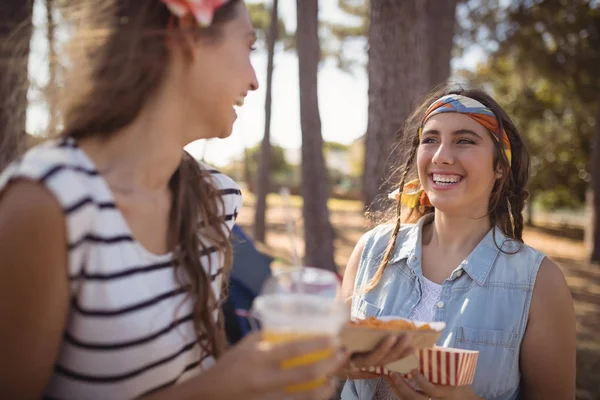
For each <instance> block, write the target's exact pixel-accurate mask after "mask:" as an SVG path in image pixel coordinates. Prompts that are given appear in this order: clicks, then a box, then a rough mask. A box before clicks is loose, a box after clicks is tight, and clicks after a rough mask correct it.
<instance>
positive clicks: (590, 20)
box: [470, 0, 600, 262]
mask: <svg viewBox="0 0 600 400" xmlns="http://www.w3.org/2000/svg"><path fill="white" fill-rule="evenodd" d="M481 2H482V3H483V5H484V7H481V6H480V7H478V11H477V12H476V13H474V14H472V15H471V16H470V19H472V20H473V21H474V23H472V26H473V29H471V33H473V34H472V35H471V36H472V37H473V36H475V37H477V36H481V32H482V30H483V32H484V33H491V35H489V36H490V37H491V38H493V39H495V41H496V45H497V46H496V47H497V50H496V51H495V53H494V54H495V55H498V56H508V57H510V58H512V59H514V60H515V62H516V63H517V66H518V67H519V68H531V69H533V70H534V71H535V73H536V74H537V75H538V76H542V77H544V78H545V79H547V80H548V81H549V82H551V86H552V91H553V92H555V93H563V94H564V95H563V98H564V100H563V101H564V102H572V101H573V100H576V101H577V102H578V103H579V105H580V106H579V108H578V110H577V111H578V112H577V113H575V114H580V115H581V117H580V118H578V120H579V121H581V122H582V123H581V129H575V130H573V131H570V132H564V133H563V135H565V136H570V137H567V139H571V140H572V141H574V142H579V143H581V144H582V145H583V146H586V142H587V141H586V139H585V135H586V134H587V130H588V129H589V128H590V127H591V126H592V125H593V124H594V122H592V123H590V122H589V121H596V122H595V123H596V124H597V123H598V120H599V119H600V118H599V117H597V115H598V114H600V75H598V72H597V71H598V65H600V7H598V2H597V1H596V0H572V1H569V2H566V1H561V0H534V1H530V0H518V1H513V2H511V4H510V7H508V8H507V7H504V8H502V7H500V8H499V7H496V5H497V3H498V0H485V1H481ZM571 114H572V113H571ZM568 117H569V118H572V117H571V116H568ZM583 125H587V126H583ZM594 137H595V139H593V140H592V142H593V145H591V146H590V145H589V144H587V149H588V150H589V148H590V147H593V149H594V151H593V153H592V157H591V160H590V161H591V162H590V164H589V167H588V168H589V169H588V171H589V173H590V174H591V177H592V178H591V189H592V191H593V193H594V195H593V196H592V198H593V201H592V202H593V203H594V204H593V207H594V209H595V213H594V221H593V224H592V225H593V226H592V228H591V230H592V232H591V235H592V236H593V240H592V242H593V249H592V252H591V257H590V258H591V261H593V262H600V171H599V169H598V165H600V160H598V159H597V157H599V156H600V150H599V148H600V127H598V126H596V127H595V134H594ZM557 149H558V146H557ZM583 172H584V173H582V174H581V177H580V180H584V182H585V180H586V179H587V175H588V174H587V173H586V171H583Z"/></svg>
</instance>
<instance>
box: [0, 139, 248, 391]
mask: <svg viewBox="0 0 600 400" xmlns="http://www.w3.org/2000/svg"><path fill="white" fill-rule="evenodd" d="M201 167H202V168H207V169H209V170H210V172H211V178H212V179H213V181H214V184H215V185H216V186H217V187H218V188H219V189H220V191H221V194H222V196H223V200H224V206H225V207H224V208H225V209H224V210H222V212H223V214H224V216H225V219H226V220H227V225H228V227H229V229H231V227H232V225H233V223H234V221H235V218H236V216H237V213H238V211H239V210H240V208H241V193H240V190H239V188H238V186H237V185H236V184H235V183H234V182H233V181H232V180H231V179H230V178H228V177H227V176H225V175H223V174H221V173H219V172H218V171H215V170H211V169H210V168H209V167H208V166H205V165H204V164H201ZM20 178H25V179H30V180H35V181H38V182H41V183H42V184H43V185H44V186H45V187H46V188H47V189H48V190H49V191H50V192H51V193H52V194H53V195H54V196H55V197H56V199H57V200H58V202H59V203H60V204H61V206H62V207H63V209H64V214H65V226H66V230H67V240H68V243H67V246H68V248H67V250H68V262H69V265H68V274H69V280H70V288H71V309H70V314H69V317H68V322H67V327H66V331H65V333H64V340H63V343H62V347H61V350H60V353H59V358H58V359H57V362H56V366H55V369H54V373H53V375H52V377H51V380H50V382H49V386H48V387H47V389H46V393H45V397H46V398H48V399H86V400H95V399H111V400H116V399H130V398H136V397H139V396H142V395H144V394H148V393H150V392H153V391H155V390H158V389H162V388H165V387H167V386H170V385H174V384H177V383H181V382H183V381H184V380H186V379H189V378H190V377H192V376H194V375H196V374H198V373H199V372H201V371H202V369H205V368H209V367H210V366H211V365H212V364H213V363H214V360H213V359H212V358H211V357H205V356H202V355H201V353H202V352H201V350H200V348H199V346H198V344H197V343H196V334H195V331H194V328H193V321H192V307H191V302H190V301H188V299H187V296H186V294H185V291H184V289H182V287H181V284H180V283H179V280H178V279H177V277H176V276H175V274H174V269H173V259H172V254H164V255H156V254H153V253H150V252H149V251H147V250H146V249H145V248H144V247H143V246H142V245H141V244H140V243H138V242H137V241H136V240H135V239H134V238H133V236H132V233H131V231H130V229H129V227H128V225H127V223H126V221H125V219H124V217H123V215H122V214H121V212H120V211H119V209H118V208H117V207H116V206H115V202H114V198H113V195H112V192H111V191H110V189H109V187H108V184H107V183H106V181H105V180H104V179H103V177H102V176H101V175H100V174H99V173H98V171H97V170H96V168H95V166H94V164H93V163H92V161H91V160H90V159H89V158H88V157H87V155H86V154H85V153H84V152H83V151H82V150H81V149H80V148H79V147H78V146H77V144H76V143H75V141H74V140H72V139H63V140H60V141H50V142H47V143H44V144H42V145H40V146H37V147H35V148H33V149H32V150H30V151H29V152H27V153H26V154H25V155H24V156H23V157H22V158H21V159H20V160H19V161H17V162H15V163H13V164H11V165H10V166H9V167H8V168H7V169H6V170H5V171H4V172H3V173H2V174H1V175H0V190H2V189H3V188H4V187H5V186H6V185H7V184H8V182H10V181H11V180H13V179H20ZM33 245H34V244H32V246H33ZM209 258H210V259H211V260H212V262H211V264H210V265H211V271H208V274H209V275H210V276H211V279H212V287H213V290H214V291H215V293H219V291H220V285H221V277H220V272H221V270H220V265H221V261H222V260H221V255H220V254H218V253H217V252H216V251H208V253H207V254H203V255H202V264H203V265H204V266H208V265H209V263H208V260H209ZM40 334H43V332H40Z"/></svg>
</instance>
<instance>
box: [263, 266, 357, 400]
mask: <svg viewBox="0 0 600 400" xmlns="http://www.w3.org/2000/svg"><path fill="white" fill-rule="evenodd" d="M338 286H339V282H338V280H337V277H336V276H335V274H333V273H332V272H329V271H325V270H318V269H316V268H308V267H300V268H294V267H291V268H289V269H287V270H286V271H283V272H280V273H279V274H274V277H273V279H272V280H271V281H270V282H268V283H267V284H266V285H265V286H264V288H263V291H262V293H263V294H261V295H260V296H258V297H257V298H256V299H255V300H254V305H253V307H252V310H253V311H252V312H253V315H255V316H256V317H257V318H258V319H259V320H260V322H261V326H262V337H263V340H264V341H266V342H268V343H273V344H277V343H283V342H289V341H294V340H302V339H307V338H311V337H318V336H337V335H338V333H339V331H340V329H341V328H342V326H343V325H344V323H346V322H347V321H348V318H349V312H348V309H347V308H346V306H345V305H344V304H343V303H342V302H341V301H338V300H336V297H335V295H336V290H337V287H338ZM334 351H335V349H333V348H331V349H324V350H321V351H318V352H313V353H309V354H305V355H302V356H300V357H296V358H293V359H290V360H286V361H285V362H283V363H282V365H281V367H282V368H284V369H288V368H295V367H300V366H305V365H310V364H312V363H315V362H317V361H320V360H323V359H326V358H328V357H331V356H332V355H333V353H334ZM326 381H327V377H325V376H324V377H320V378H318V379H315V380H314V381H311V382H304V383H302V384H299V385H294V386H290V387H288V388H286V390H287V391H288V392H290V393H293V392H301V391H306V390H312V389H315V388H318V387H320V386H322V385H324V384H325V383H326Z"/></svg>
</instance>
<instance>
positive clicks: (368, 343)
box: [340, 316, 446, 353]
mask: <svg viewBox="0 0 600 400" xmlns="http://www.w3.org/2000/svg"><path fill="white" fill-rule="evenodd" d="M445 327H446V324H445V323H443V322H428V323H423V322H418V321H409V320H406V319H402V318H397V317H392V316H386V317H378V318H373V317H371V318H366V319H363V320H355V321H351V322H349V323H348V324H346V326H344V328H343V329H342V332H341V334H340V340H341V342H342V344H343V345H344V346H345V347H346V348H347V349H348V351H350V352H351V353H362V352H368V351H371V350H373V349H374V348H375V347H376V346H377V345H378V344H379V343H380V342H381V341H382V340H383V339H385V338H386V337H387V336H389V335H390V334H391V335H393V334H398V335H399V334H405V335H407V336H409V340H410V345H411V346H412V347H414V348H415V349H428V348H431V347H433V346H434V345H435V343H436V341H437V340H438V339H439V337H440V335H441V334H442V331H443V330H444V328H445Z"/></svg>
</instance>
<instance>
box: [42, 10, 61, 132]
mask: <svg viewBox="0 0 600 400" xmlns="http://www.w3.org/2000/svg"><path fill="white" fill-rule="evenodd" d="M55 8H56V2H55V0H46V40H47V41H48V61H49V62H48V85H47V86H46V89H45V90H46V93H47V97H46V98H47V99H48V101H47V102H46V104H47V107H48V132H53V131H54V130H55V129H56V125H57V122H58V121H57V118H58V111H57V104H56V101H54V99H53V96H54V95H55V91H56V88H57V84H58V76H57V72H58V71H57V65H58V60H57V57H58V54H57V51H56V47H57V43H56V23H55V21H54V10H55Z"/></svg>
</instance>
